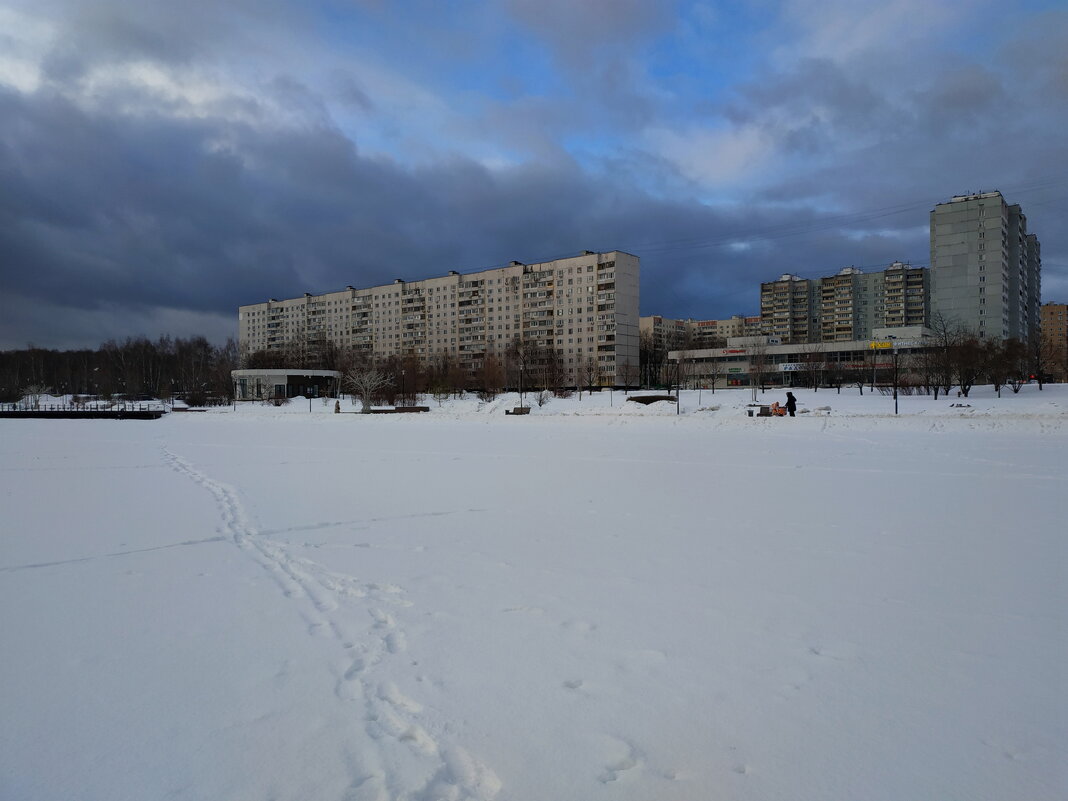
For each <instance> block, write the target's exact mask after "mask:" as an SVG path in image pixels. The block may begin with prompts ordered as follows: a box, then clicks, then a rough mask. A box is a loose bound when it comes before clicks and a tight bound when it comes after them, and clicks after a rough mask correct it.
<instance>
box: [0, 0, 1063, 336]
mask: <svg viewBox="0 0 1068 801" xmlns="http://www.w3.org/2000/svg"><path fill="white" fill-rule="evenodd" d="M1066 129H1068V9H1066V8H1065V7H1064V6H1063V4H1062V3H1060V2H1039V1H1038V0H1035V1H1034V2H1031V1H1030V0H1021V1H1020V2H1013V3H1005V2H986V0H959V1H958V2H952V3H931V2H929V0H923V1H922V2H921V0H886V1H885V2H879V3H867V2H857V1H856V0H781V1H780V2H773V1H772V0H750V1H749V2H681V1H680V2H667V1H665V2H652V1H648V2H646V1H644V0H583V2H575V1H574V0H497V2H475V1H474V0H471V1H470V2H464V1H463V0H458V1H457V2H449V3H442V2H437V1H436V0H395V1H393V2H391V1H389V0H314V1H311V2H300V3H298V2H282V0H255V2H254V1H253V0H232V1H231V2H226V0H185V2H182V3H173V2H156V0H142V2H139V3H126V2H118V1H117V0H115V1H114V2H111V1H109V0H102V1H100V2H89V1H88V0H81V1H80V2H79V1H78V0H32V2H30V1H24V0H0V348H5V349H8V348H21V347H25V346H26V345H28V344H30V343H33V344H35V345H37V346H40V347H53V348H76V347H95V346H97V345H98V344H100V343H101V342H102V341H104V340H106V339H112V338H113V339H119V340H121V339H124V338H126V337H128V336H140V335H144V336H148V337H150V338H155V337H157V336H160V335H163V334H171V335H174V336H190V335H194V334H203V335H205V336H207V337H208V338H209V339H211V340H213V341H217V342H222V341H224V340H225V339H226V338H227V337H229V336H236V327H237V307H238V306H239V305H241V304H247V303H259V302H262V301H264V300H266V299H267V298H269V297H275V298H285V297H293V296H299V295H301V294H303V293H304V292H311V293H321V292H329V291H336V290H339V289H343V288H344V287H345V286H347V285H353V286H357V287H361V286H371V285H375V284H380V283H388V282H390V281H392V280H393V279H395V278H404V279H406V280H417V279H421V278H428V277H432V276H436V275H441V274H444V273H445V272H446V271H448V270H459V271H461V272H472V271H476V270H480V269H486V268H489V267H493V266H499V265H502V264H505V263H507V262H508V261H510V260H512V259H517V260H519V261H523V262H528V263H530V262H537V261H543V260H548V259H552V258H558V257H563V256H569V255H575V254H578V253H580V252H581V251H583V250H587V249H589V250H599V251H603V250H615V249H618V250H624V251H627V252H630V253H634V254H636V255H637V256H639V257H640V258H641V269H642V278H641V314H643V315H648V314H660V315H664V316H668V317H694V318H701V319H706V318H721V317H727V316H730V315H732V314H755V313H757V312H758V311H759V284H760V282H761V281H769V280H773V279H775V278H777V277H778V276H779V275H780V274H782V273H785V272H791V273H796V274H798V275H802V276H804V277H808V278H818V277H821V276H823V275H830V274H833V273H835V272H837V271H838V270H839V269H841V268H842V267H845V266H849V265H853V266H856V267H859V268H861V269H863V270H875V269H879V268H881V267H884V266H886V265H888V264H889V263H890V262H892V261H894V260H902V261H908V262H911V263H913V264H923V265H926V264H928V263H929V259H930V257H929V241H928V237H929V231H928V221H929V212H930V210H931V209H932V208H933V206H934V205H935V204H937V203H940V202H944V201H946V200H948V199H949V198H950V197H952V196H953V195H957V194H962V193H969V192H977V191H989V190H994V189H997V190H1000V191H1001V192H1003V193H1004V194H1005V196H1006V198H1007V199H1008V201H1009V202H1010V203H1019V204H1021V206H1022V207H1023V211H1024V213H1025V214H1026V215H1027V218H1028V227H1029V230H1030V231H1031V232H1033V233H1036V234H1037V235H1038V238H1039V240H1040V241H1041V243H1042V259H1043V274H1042V283H1043V293H1042V294H1043V301H1056V302H1068V231H1066V230H1065V219H1066V216H1068V215H1066V212H1068V135H1066V134H1065V131H1066Z"/></svg>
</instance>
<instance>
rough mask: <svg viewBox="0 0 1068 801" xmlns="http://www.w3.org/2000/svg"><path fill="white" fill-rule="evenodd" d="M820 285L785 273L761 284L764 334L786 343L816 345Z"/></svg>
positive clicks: (761, 317) (761, 315)
mask: <svg viewBox="0 0 1068 801" xmlns="http://www.w3.org/2000/svg"><path fill="white" fill-rule="evenodd" d="M819 298H820V290H819V282H818V281H814V280H811V279H808V278H801V277H800V276H798V275H792V274H790V273H785V274H784V275H782V276H781V277H780V278H779V279H778V280H777V281H767V282H765V283H762V284H761V285H760V321H761V329H762V330H763V333H765V334H767V335H768V336H774V337H778V338H779V339H781V340H782V342H783V343H785V344H797V343H802V342H814V341H816V339H818V331H819Z"/></svg>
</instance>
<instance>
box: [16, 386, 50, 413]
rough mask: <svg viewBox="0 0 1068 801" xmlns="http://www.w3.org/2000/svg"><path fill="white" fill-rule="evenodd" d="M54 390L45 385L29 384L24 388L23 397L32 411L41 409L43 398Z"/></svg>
mask: <svg viewBox="0 0 1068 801" xmlns="http://www.w3.org/2000/svg"><path fill="white" fill-rule="evenodd" d="M51 391H52V390H51V389H50V388H49V387H46V386H45V385H44V384H28V385H27V386H24V387H23V388H22V397H23V399H24V400H25V401H26V402H27V403H28V404H29V406H30V408H31V409H34V410H37V409H40V408H41V398H43V397H44V396H45V395H48V394H49V393H50V392H51Z"/></svg>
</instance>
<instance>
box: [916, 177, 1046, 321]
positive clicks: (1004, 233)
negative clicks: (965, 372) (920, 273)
mask: <svg viewBox="0 0 1068 801" xmlns="http://www.w3.org/2000/svg"><path fill="white" fill-rule="evenodd" d="M1041 277H1042V255H1041V247H1040V244H1039V241H1038V238H1037V237H1036V236H1035V235H1034V234H1030V233H1028V231H1027V217H1026V216H1025V215H1024V214H1023V212H1022V211H1021V209H1020V206H1019V205H1009V204H1008V203H1007V202H1006V201H1005V198H1004V197H1002V195H1001V193H1000V192H983V193H980V194H974V195H958V196H956V197H954V198H952V199H951V200H949V201H948V202H946V203H939V204H938V205H937V206H935V207H934V209H933V210H932V211H931V305H932V308H933V309H934V311H935V313H936V314H938V315H939V317H941V318H942V320H943V321H944V322H945V323H946V324H948V325H951V326H959V327H961V328H963V329H964V330H966V331H968V332H970V333H972V334H975V335H976V336H978V337H980V338H994V339H1009V338H1015V339H1019V340H1021V341H1027V340H1028V339H1029V338H1030V337H1031V336H1033V335H1036V334H1037V333H1038V326H1039V302H1040V300H1039V299H1040V297H1041V289H1042V284H1041Z"/></svg>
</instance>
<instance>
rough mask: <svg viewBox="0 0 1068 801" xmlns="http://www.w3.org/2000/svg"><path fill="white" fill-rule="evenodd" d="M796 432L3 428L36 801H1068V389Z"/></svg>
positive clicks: (0, 589)
mask: <svg viewBox="0 0 1068 801" xmlns="http://www.w3.org/2000/svg"><path fill="white" fill-rule="evenodd" d="M796 394H797V395H798V399H799V402H800V408H801V409H802V411H805V410H808V411H807V413H802V414H799V416H798V417H797V418H794V419H788V418H787V419H782V418H775V419H768V418H749V417H747V416H746V414H745V408H746V404H747V403H749V402H750V400H751V396H750V393H749V391H745V390H743V391H730V392H724V391H719V392H716V393H715V394H712V393H711V392H708V391H705V392H703V393H701V395H700V397H699V396H698V393H697V392H693V393H683V398H682V403H681V409H680V411H681V412H682V414H681V415H678V416H677V415H676V413H675V412H676V410H675V406H674V405H673V404H670V403H660V404H655V405H653V406H650V407H644V406H640V405H639V404H635V403H626V402H624V398H625V396H624V395H623V393H619V392H616V393H611V394H609V393H600V394H595V395H594V396H593V397H590V396H586V395H584V396H583V398H582V399H581V400H579V399H578V398H577V397H574V398H570V399H553V400H551V401H550V402H549V403H548V404H547V405H546V406H544V407H538V406H536V405H534V408H533V411H532V412H531V414H530V415H529V416H526V417H512V416H507V417H506V416H505V415H504V410H505V409H506V408H509V407H510V406H513V405H515V404H516V402H517V398H516V396H515V395H511V396H502V397H501V398H499V399H498V400H496V401H494V402H492V403H489V404H482V403H480V402H479V401H477V400H474V399H470V400H468V399H464V400H458V401H449V402H446V403H444V404H442V405H440V406H439V405H438V404H437V403H436V402H434V401H433V400H430V399H428V400H427V401H424V402H426V403H428V404H429V405H430V406H431V409H432V410H431V412H430V413H429V414H411V415H373V416H368V415H358V414H340V415H337V414H333V401H329V402H328V403H324V402H323V401H321V400H314V401H310V402H309V401H307V400H295V401H293V402H291V403H290V404H288V405H287V406H283V407H278V408H275V407H272V406H262V405H258V404H257V405H245V406H238V407H237V408H236V410H235V409H230V408H225V409H219V410H210V411H208V412H204V413H184V414H183V413H175V414H171V415H167V416H166V417H164V418H163V419H162V420H159V421H121V422H120V421H106V420H102V421H92V420H90V421H85V420H54V421H53V420H0V474H2V476H3V479H2V483H0V497H2V516H0V638H2V639H0V641H2V643H3V655H2V658H0V688H2V692H0V798H3V799H19V801H36V800H37V799H42V800H43V799H57V798H63V799H109V801H116V800H121V799H131V801H132V800H133V799H138V800H140V799H150V798H181V799H280V800H285V799H328V800H333V799H339V800H340V799H359V800H361V801H362V800H363V799H410V800H411V801H430V799H477V800H479V801H484V800H486V799H493V798H497V799H502V800H503V799H509V800H511V799H515V800H516V801H546V800H549V801H556V800H563V799H576V800H578V799H582V800H585V799H590V800H591V801H595V800H596V799H634V800H637V799H641V800H643V801H644V800H646V799H665V800H670V799H687V800H692V799H730V800H731V801H736V800H738V799H741V800H742V801H747V800H751V801H765V800H767V799H783V800H784V801H786V800H787V799H788V800H789V801H805V800H811V801H834V800H838V799H840V800H841V801H847V800H849V801H852V800H854V799H865V800H866V801H880V800H882V799H885V800H886V801H900V799H910V801H915V800H917V799H932V801H933V800H934V799H939V800H941V799H950V798H953V799H970V800H971V799H991V800H993V799H1010V798H1011V799H1025V798H1026V799H1036V800H1038V801H1044V800H1045V799H1049V800H1050V801H1053V799H1062V798H1065V797H1066V796H1068V781H1066V776H1065V772H1064V771H1065V769H1064V764H1065V763H1064V755H1065V753H1068V733H1066V728H1065V725H1066V720H1068V715H1066V707H1068V692H1066V689H1068V688H1066V683H1065V668H1064V665H1065V664H1068V643H1066V635H1065V626H1064V623H1065V609H1066V608H1068V581H1066V577H1068V567H1066V558H1065V557H1066V553H1065V545H1064V540H1065V525H1064V521H1065V510H1066V504H1065V500H1064V498H1065V495H1066V491H1068V478H1066V471H1065V467H1066V461H1065V458H1064V454H1065V445H1066V431H1068V426H1066V420H1068V387H1065V386H1047V387H1046V388H1045V390H1044V391H1041V392H1040V391H1038V389H1037V387H1035V386H1028V387H1025V388H1024V390H1023V391H1022V392H1021V393H1020V394H1019V395H1013V394H1012V393H1011V392H1009V391H1008V390H1006V391H1004V392H1003V397H1002V398H1000V399H998V398H996V397H995V396H994V394H993V392H992V390H990V389H989V388H983V387H980V388H977V389H975V390H973V392H972V397H971V398H967V399H965V398H961V399H958V398H957V397H956V395H955V393H954V394H953V395H952V396H951V397H950V398H940V399H939V400H938V401H934V400H933V399H931V398H928V397H906V398H902V399H901V411H902V415H901V416H898V417H895V416H894V415H893V400H892V399H891V398H888V397H885V396H882V395H879V394H875V395H871V394H869V393H868V392H867V391H865V394H864V395H863V396H860V395H859V394H858V393H857V390H856V389H855V388H853V389H851V390H843V391H842V393H841V394H837V393H835V392H833V391H828V390H821V391H820V392H819V393H811V392H808V391H798V392H797V393H796ZM783 395H784V393H783V392H781V391H775V392H768V393H767V394H766V395H765V396H763V398H762V400H764V402H768V401H770V400H779V401H780V402H781V401H783V400H784V397H783ZM528 399H529V398H528ZM954 404H967V406H964V407H960V406H955V405H954ZM819 407H830V409H829V411H828V410H825V409H820V408H819ZM351 409H352V406H351V404H349V403H348V402H346V403H345V410H346V411H349V410H351Z"/></svg>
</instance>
